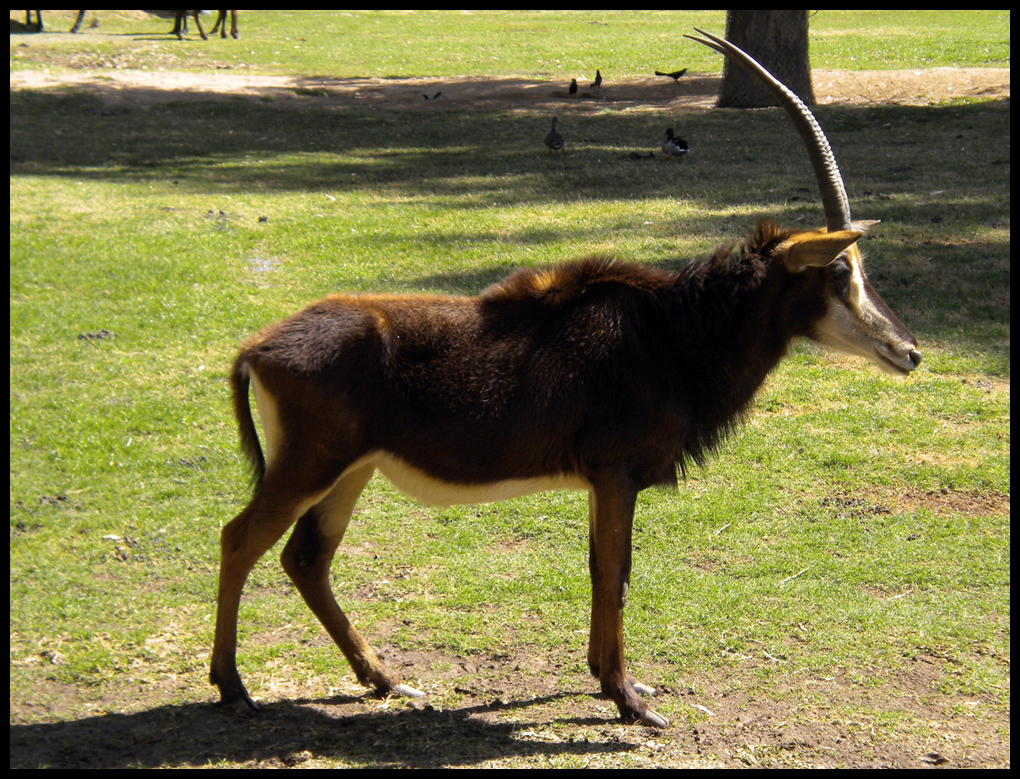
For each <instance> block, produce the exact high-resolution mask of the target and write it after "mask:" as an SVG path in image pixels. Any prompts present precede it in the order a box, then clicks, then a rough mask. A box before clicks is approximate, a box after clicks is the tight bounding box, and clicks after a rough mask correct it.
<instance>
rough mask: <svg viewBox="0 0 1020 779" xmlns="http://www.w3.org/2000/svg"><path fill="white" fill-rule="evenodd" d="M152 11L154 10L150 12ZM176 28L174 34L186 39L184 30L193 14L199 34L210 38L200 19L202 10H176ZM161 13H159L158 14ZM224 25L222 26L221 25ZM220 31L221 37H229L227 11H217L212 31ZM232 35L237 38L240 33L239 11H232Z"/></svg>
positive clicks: (172, 31) (203, 37) (203, 38)
mask: <svg viewBox="0 0 1020 779" xmlns="http://www.w3.org/2000/svg"><path fill="white" fill-rule="evenodd" d="M150 13H152V12H150ZM173 13H174V28H173V30H171V31H170V32H171V34H172V35H176V36H177V40H179V41H182V40H184V32H185V31H186V27H187V17H188V16H191V17H192V18H193V19H194V20H195V26H196V27H198V34H199V35H201V36H202V40H203V41H206V40H209V36H207V35H206V34H205V30H203V29H202V22H201V21H199V18H198V15H199V14H200V13H202V12H201V11H174V12H173ZM156 15H157V16H158V15H159V14H158V13H157V14H156ZM221 25H222V26H221ZM217 30H219V31H220V37H221V38H226V37H227V12H226V11H217V12H216V24H214V25H213V28H212V33H213V35H215V34H216V31H217ZM230 35H231V36H232V37H233V38H235V39H237V38H239V37H240V34H239V33H238V31H237V11H231V12H230Z"/></svg>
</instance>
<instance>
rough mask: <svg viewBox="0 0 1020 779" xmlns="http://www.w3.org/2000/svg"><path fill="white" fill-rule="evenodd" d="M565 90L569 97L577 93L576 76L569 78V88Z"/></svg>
mask: <svg viewBox="0 0 1020 779" xmlns="http://www.w3.org/2000/svg"><path fill="white" fill-rule="evenodd" d="M567 91H568V92H570V96H571V97H573V96H574V95H576V94H577V79H576V78H572V79H570V89H569V90H567Z"/></svg>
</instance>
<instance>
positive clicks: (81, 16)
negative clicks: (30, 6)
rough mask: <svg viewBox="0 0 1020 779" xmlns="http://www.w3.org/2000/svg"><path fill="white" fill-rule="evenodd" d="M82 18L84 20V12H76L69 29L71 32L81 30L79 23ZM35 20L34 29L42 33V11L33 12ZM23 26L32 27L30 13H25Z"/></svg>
mask: <svg viewBox="0 0 1020 779" xmlns="http://www.w3.org/2000/svg"><path fill="white" fill-rule="evenodd" d="M84 18H85V11H78V16H77V17H76V18H75V21H74V26H73V27H71V32H78V30H80V29H81V23H82V20H83V19H84ZM35 20H36V27H35V30H36V32H42V31H43V20H42V11H36V12H35ZM25 26H26V27H29V28H30V27H32V12H31V11H25Z"/></svg>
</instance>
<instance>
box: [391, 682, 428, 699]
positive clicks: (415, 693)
mask: <svg viewBox="0 0 1020 779" xmlns="http://www.w3.org/2000/svg"><path fill="white" fill-rule="evenodd" d="M393 694H394V695H401V696H403V697H404V698H424V697H425V693H423V692H422V691H421V690H416V689H414V687H408V686H407V685H406V684H398V685H397V686H396V687H394V688H393Z"/></svg>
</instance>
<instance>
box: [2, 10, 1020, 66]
mask: <svg viewBox="0 0 1020 779" xmlns="http://www.w3.org/2000/svg"><path fill="white" fill-rule="evenodd" d="M74 15H75V12H73V11H56V12H51V13H48V14H47V15H46V16H45V17H44V22H45V23H46V26H47V30H49V31H59V32H66V31H67V30H69V29H70V27H71V24H72V23H73V21H74ZM93 17H95V18H96V19H98V21H99V27H97V28H95V29H90V28H89V26H88V22H86V25H85V26H84V27H83V32H84V33H85V35H84V36H83V38H81V39H75V38H72V36H69V35H52V36H51V35H46V36H42V37H37V38H32V39H31V44H30V45H29V46H28V48H27V50H21V49H19V50H16V51H15V52H14V53H13V54H12V59H11V68H12V69H13V70H17V69H20V68H24V67H28V68H32V67H36V65H35V64H34V63H36V62H37V61H38V60H39V59H40V58H42V59H44V60H46V64H48V65H52V64H60V65H64V66H66V67H72V68H82V67H87V68H95V69H104V68H111V69H112V68H139V67H140V68H146V67H148V68H159V67H162V68H165V69H167V70H191V69H194V70H202V69H207V68H208V67H209V66H210V64H211V61H210V60H209V59H206V58H205V57H211V58H215V59H214V60H213V61H215V63H216V64H217V65H219V66H220V67H222V66H225V65H230V66H232V67H234V68H243V69H247V70H252V71H254V72H264V73H281V74H293V75H331V76H364V77H368V76H373V77H381V78H390V77H412V76H442V77H446V78H456V77H462V76H472V77H474V76H482V75H486V76H528V77H533V78H555V79H563V78H567V79H569V78H572V77H578V82H579V83H581V81H582V78H581V77H582V76H583V77H584V78H592V77H594V75H595V68H596V67H600V68H601V69H602V72H603V75H605V76H606V77H607V78H610V79H611V78H623V77H628V76H651V75H652V72H653V71H654V70H656V69H659V70H662V69H663V68H668V69H672V68H674V67H676V66H679V65H680V64H682V65H683V66H686V67H689V68H691V72H695V71H697V72H709V73H717V72H719V71H720V70H722V61H721V60H720V58H719V57H718V56H716V55H714V54H713V53H712V52H711V51H709V50H708V49H701V48H700V47H694V46H693V45H691V44H690V43H688V42H687V41H685V40H683V38H682V36H683V34H684V33H690V32H691V31H692V29H693V28H694V27H700V28H701V29H705V30H709V31H712V32H716V33H717V34H722V32H723V31H724V30H725V26H726V22H725V13H724V12H723V11H600V12H599V13H598V15H596V16H592V15H587V14H578V13H573V12H569V11H566V12H564V11H533V12H518V11H514V12H501V11H477V12H464V11H377V12H365V11H290V12H280V11H276V12H273V13H262V12H259V11H251V12H242V14H241V17H240V20H241V21H240V27H241V36H242V37H241V41H240V43H236V42H234V41H232V40H229V39H228V40H227V41H221V40H220V39H218V38H217V39H211V40H210V41H209V42H207V43H205V44H201V46H202V48H201V49H199V50H198V51H196V50H195V48H194V47H195V46H198V45H199V43H196V42H191V43H188V44H185V45H183V46H181V45H178V44H177V42H176V41H172V42H171V41H170V40H169V37H168V36H167V35H166V31H167V30H168V29H169V28H170V27H171V24H170V23H168V22H165V21H162V20H156V19H153V18H152V17H148V16H145V15H143V14H141V12H139V11H129V12H119V11H102V12H98V13H96V14H93V13H92V12H90V13H89V16H88V17H87V18H88V19H92V18H93ZM14 18H16V19H19V20H23V18H24V17H23V16H20V15H19V14H15V15H14ZM1009 21H1010V13H1009V11H913V10H902V11H821V12H818V13H816V14H814V15H812V16H811V19H810V31H811V63H812V66H813V67H816V68H824V69H833V68H843V69H850V70H857V69H861V70H876V69H878V70H883V69H889V70H898V69H903V68H930V67H947V66H949V67H1005V68H1008V67H1009ZM211 24H212V23H211V22H210V23H209V24H207V25H205V26H206V27H209V26H211ZM191 38H194V39H197V33H195V32H194V31H193V32H192V33H191ZM54 54H57V55H58V56H57V59H56V62H55V63H54V62H53V61H52V60H51V59H50V58H51V57H53V55H54Z"/></svg>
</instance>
